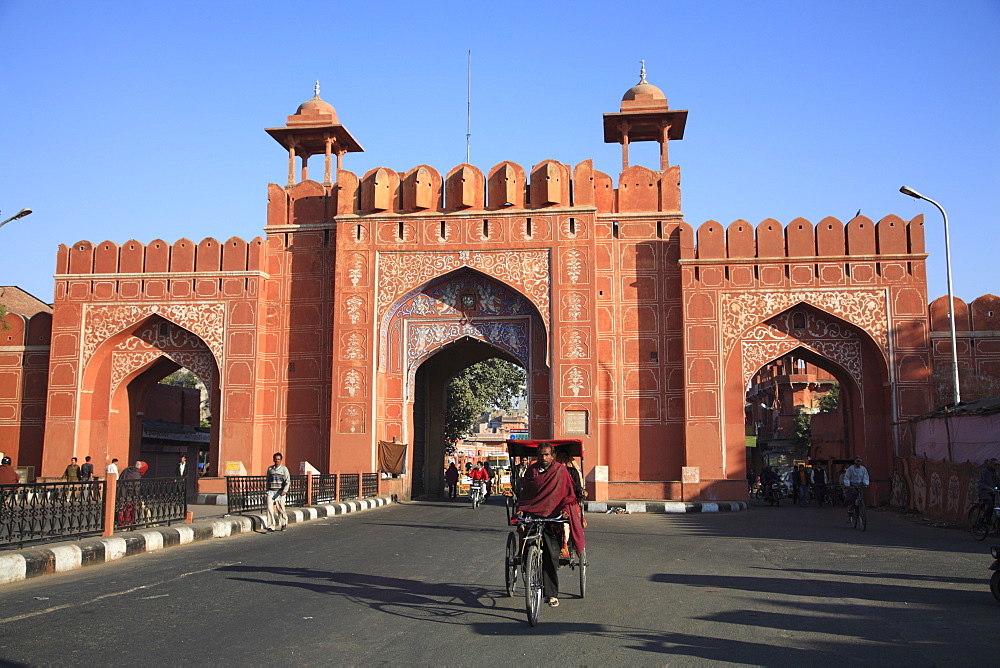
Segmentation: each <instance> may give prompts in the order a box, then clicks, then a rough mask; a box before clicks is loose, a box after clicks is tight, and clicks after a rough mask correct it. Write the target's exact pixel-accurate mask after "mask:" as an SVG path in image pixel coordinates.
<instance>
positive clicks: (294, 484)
mask: <svg viewBox="0 0 1000 668" xmlns="http://www.w3.org/2000/svg"><path fill="white" fill-rule="evenodd" d="M307 477H308V476H305V475H293V476H290V480H289V488H288V493H287V494H286V495H285V507H291V506H305V505H317V504H322V503H335V502H337V501H352V500H354V499H366V498H370V497H373V496H378V473H341V474H339V476H338V474H336V473H324V474H321V475H314V476H313V477H312V479H313V482H312V484H313V488H312V498H311V499H308V500H307V499H306V496H307V494H306V491H307V490H306V487H307V485H308V483H307ZM266 491H267V476H262V475H246V476H228V477H226V500H227V505H228V508H229V514H230V515H238V514H239V513H246V512H252V511H261V510H266V508H267V501H266V497H265V494H266Z"/></svg>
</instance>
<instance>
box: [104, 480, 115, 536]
mask: <svg viewBox="0 0 1000 668" xmlns="http://www.w3.org/2000/svg"><path fill="white" fill-rule="evenodd" d="M117 501H118V476H117V475H116V474H114V473H109V474H107V476H105V478H104V532H103V533H102V534H101V535H102V536H113V535H115V505H117Z"/></svg>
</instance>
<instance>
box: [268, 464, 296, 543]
mask: <svg viewBox="0 0 1000 668" xmlns="http://www.w3.org/2000/svg"><path fill="white" fill-rule="evenodd" d="M273 459H274V464H273V465H272V466H268V467H267V483H266V486H267V492H266V495H265V498H266V501H267V523H266V524H265V525H264V528H265V529H267V531H268V532H269V533H270V532H273V531H284V530H285V527H287V526H288V515H287V514H285V494H287V493H288V488H289V486H291V482H292V476H291V474H290V473H289V472H288V468H286V467H285V465H284V464H282V463H281V462H282V460H283V459H284V457H283V456H282V454H281V453H280V452H276V453H274V458H273ZM276 527H277V528H276Z"/></svg>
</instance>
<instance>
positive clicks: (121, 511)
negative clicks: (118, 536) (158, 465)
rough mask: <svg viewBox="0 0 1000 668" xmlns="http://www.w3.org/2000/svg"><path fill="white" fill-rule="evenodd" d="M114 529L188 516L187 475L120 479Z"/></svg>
mask: <svg viewBox="0 0 1000 668" xmlns="http://www.w3.org/2000/svg"><path fill="white" fill-rule="evenodd" d="M117 492H118V493H117V494H116V495H115V529H116V530H121V529H127V530H131V529H138V528H140V527H148V526H152V525H154V524H167V525H170V524H171V523H172V522H183V521H184V519H185V517H186V516H187V479H186V478H146V479H141V480H119V481H118V490H117Z"/></svg>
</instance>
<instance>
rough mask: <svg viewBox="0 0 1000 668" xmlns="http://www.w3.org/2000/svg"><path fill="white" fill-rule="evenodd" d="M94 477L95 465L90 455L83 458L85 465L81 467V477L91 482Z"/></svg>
mask: <svg viewBox="0 0 1000 668" xmlns="http://www.w3.org/2000/svg"><path fill="white" fill-rule="evenodd" d="M93 477H94V465H93V464H91V463H90V456H89V455H88V456H86V457H84V458H83V466H81V467H80V478H81V479H82V480H83V481H84V482H90V479H91V478H93Z"/></svg>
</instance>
